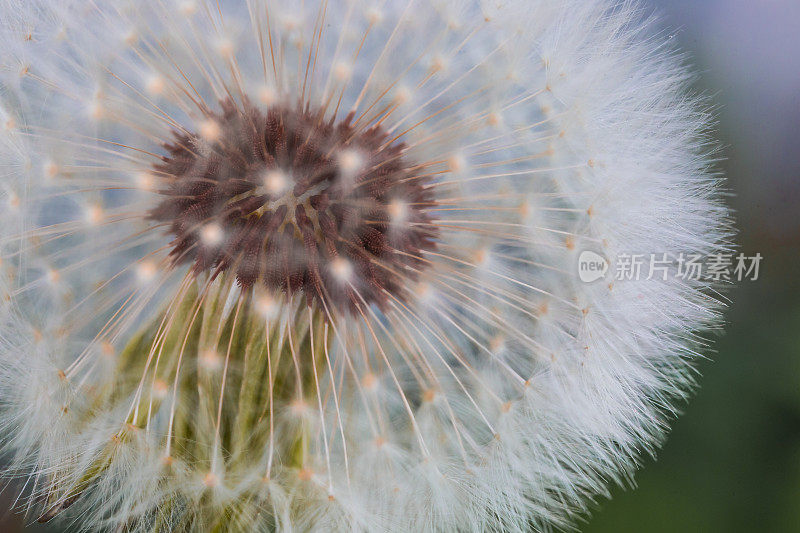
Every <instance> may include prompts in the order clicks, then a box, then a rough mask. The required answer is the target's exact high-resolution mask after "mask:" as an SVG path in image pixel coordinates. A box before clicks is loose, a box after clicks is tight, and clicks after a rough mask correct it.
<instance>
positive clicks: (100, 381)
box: [0, 0, 729, 531]
mask: <svg viewBox="0 0 800 533" xmlns="http://www.w3.org/2000/svg"><path fill="white" fill-rule="evenodd" d="M0 6H1V9H2V13H3V20H4V21H5V22H4V23H3V24H2V30H0V31H1V32H2V36H0V43H2V48H3V49H4V50H5V51H6V52H4V54H3V58H2V60H1V61H2V63H1V65H0V87H1V88H2V89H1V90H0V124H2V129H1V130H0V143H2V144H1V146H2V148H1V150H0V166H1V168H2V171H0V172H1V173H0V176H1V177H0V203H2V206H3V209H2V210H0V260H1V261H2V262H1V263H0V271H2V275H1V276H0V321H1V322H2V326H0V328H1V329H0V346H1V347H0V398H1V399H0V408H1V410H0V435H2V445H3V447H4V450H5V452H6V455H7V457H8V459H9V461H10V463H9V464H10V468H9V470H8V475H9V476H19V478H20V483H21V484H22V485H23V488H22V494H23V496H22V497H21V499H20V500H19V502H20V506H22V507H24V508H26V509H27V510H28V511H29V512H30V513H33V516H35V517H36V518H38V519H39V520H40V521H49V520H51V519H55V520H56V521H61V522H62V523H66V524H72V525H75V526H77V527H78V528H79V529H87V530H99V531H109V530H125V531H189V530H198V531H205V530H208V531H254V530H278V531H284V530H286V531H288V530H296V531H307V530H318V531H331V530H334V531H339V530H341V531H352V530H364V531H434V530H436V531H457V530H458V531H460V530H463V531H478V530H508V531H527V530H530V529H531V528H533V529H536V530H547V529H549V528H551V527H567V526H569V525H570V524H571V523H573V521H574V520H575V519H576V518H577V517H579V516H580V515H581V514H582V513H584V512H585V511H586V510H587V506H588V504H589V503H590V502H591V501H592V499H593V498H594V497H596V496H598V495H605V494H607V490H608V486H609V484H611V483H624V482H626V481H628V480H629V479H630V477H631V476H632V473H633V471H634V469H635V466H636V464H637V461H638V459H639V458H640V457H641V456H642V454H646V453H648V452H651V451H652V450H653V449H654V447H655V446H657V445H658V443H659V442H660V440H661V439H662V437H663V435H664V433H665V431H666V428H667V422H668V420H669V417H670V415H671V414H672V413H673V412H674V409H675V406H676V404H677V403H678V402H680V401H681V400H682V399H683V398H685V396H686V394H687V392H688V391H689V389H690V388H691V385H692V382H693V380H692V375H693V370H692V361H693V360H694V358H695V355H696V352H697V350H699V349H700V348H701V347H702V341H701V339H700V337H698V333H699V332H700V331H702V330H704V329H706V328H708V327H711V326H714V325H716V324H717V321H718V317H717V310H718V307H719V306H718V302H717V301H716V300H715V299H714V297H713V294H714V293H713V285H711V284H710V283H709V282H706V281H704V280H702V279H681V278H677V277H675V276H664V277H660V276H657V277H654V278H653V279H647V280H643V279H642V280H620V281H615V282H613V283H612V282H608V280H606V281H604V282H596V283H583V282H581V280H580V279H579V278H578V276H577V273H576V265H577V258H578V256H579V254H580V253H581V252H582V251H584V250H593V251H594V252H596V253H598V254H602V255H603V256H604V257H613V256H614V255H615V254H617V253H623V252H624V253H633V252H643V253H651V252H652V253H655V252H665V253H674V254H677V253H679V252H680V253H692V254H700V255H703V256H707V255H711V254H713V253H718V252H720V251H724V250H726V249H727V244H726V242H727V240H728V238H729V235H728V222H727V213H726V210H725V209H724V207H723V206H722V204H721V202H720V200H719V198H718V192H717V187H718V178H717V177H715V175H714V174H713V172H712V171H711V170H710V168H711V166H712V160H711V156H712V153H711V152H712V148H713V145H711V144H710V143H709V142H708V140H707V137H706V133H705V132H706V129H707V127H708V122H709V118H708V116H707V114H706V113H705V112H704V111H703V105H702V103H701V102H699V101H697V100H695V99H692V98H691V97H687V96H686V91H685V89H686V85H687V82H688V81H689V79H690V77H689V75H688V74H687V72H686V70H685V69H684V67H683V66H681V61H680V58H679V57H678V56H676V55H675V54H674V53H673V52H672V51H671V50H670V49H669V48H668V47H666V46H665V44H664V43H663V42H662V40H661V39H660V38H659V37H657V33H656V32H654V31H653V29H652V26H653V24H652V22H650V21H649V19H646V18H644V17H642V16H641V14H640V13H639V12H638V11H637V9H636V5H635V4H632V3H629V2H625V3H618V4H617V3H612V2H606V1H600V0H590V1H581V2H574V1H570V0H559V1H555V0H553V1H551V0H537V1H534V2H521V1H519V2H517V1H507V2H499V1H489V0H487V1H478V0H475V1H466V2H455V1H447V0H425V1H422V0H398V1H393V0H389V1H382V0H319V1H306V2H297V1H296V0H229V1H224V2H212V1H209V0H197V1H180V2H163V1H161V0H137V1H132V0H131V1H123V0H106V1H102V2H79V1H68V2H58V3H53V2H44V1H38V0H34V1H25V2H22V1H15V0H5V1H3V2H2V3H0Z"/></svg>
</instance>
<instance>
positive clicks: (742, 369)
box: [0, 0, 800, 533]
mask: <svg viewBox="0 0 800 533" xmlns="http://www.w3.org/2000/svg"><path fill="white" fill-rule="evenodd" d="M645 4H646V6H647V9H649V10H655V11H656V12H658V13H661V15H662V27H663V28H665V31H669V32H670V33H669V35H674V37H673V38H674V39H676V40H677V41H678V44H679V46H680V47H681V48H682V49H683V50H684V51H686V52H687V53H688V54H689V55H690V58H691V61H692V62H693V63H694V65H695V67H696V70H697V71H698V72H699V74H700V76H699V80H698V82H697V89H698V90H699V91H701V92H703V93H706V94H710V95H712V96H713V99H714V101H715V102H716V103H717V105H718V110H717V113H718V117H719V126H718V132H717V136H718V138H719V139H720V140H721V142H722V143H723V145H724V156H725V158H726V159H725V161H724V162H723V163H722V164H721V167H722V170H723V171H724V172H725V174H726V175H727V178H728V188H729V189H730V191H731V193H732V195H731V197H730V205H731V207H732V208H733V209H734V210H735V211H736V218H737V226H738V230H739V237H738V243H739V244H740V247H741V251H742V252H744V253H745V255H748V256H752V255H755V253H757V252H760V253H761V254H762V255H763V256H764V260H763V262H762V265H761V275H760V278H759V280H758V281H745V282H742V283H741V284H739V285H738V286H736V287H734V289H733V290H732V291H731V292H730V293H729V294H728V297H729V298H730V299H731V302H732V303H731V304H730V307H729V309H728V312H727V315H726V316H727V325H726V328H725V329H726V332H725V334H724V335H723V336H721V337H719V338H718V339H716V342H715V345H714V347H715V353H712V354H709V355H710V356H711V357H710V360H709V361H706V362H703V363H702V364H701V365H700V371H701V372H702V374H703V378H702V387H701V388H700V389H699V391H698V393H697V394H696V396H695V398H694V399H693V400H692V401H691V402H690V403H689V404H688V405H687V406H686V408H685V412H684V415H683V416H682V417H681V418H679V419H678V420H677V421H676V422H675V424H674V426H673V431H672V433H671V434H670V437H669V439H668V440H667V442H666V445H665V446H664V448H663V449H662V450H661V451H660V452H659V454H658V458H657V459H658V460H657V461H653V460H646V461H645V464H644V467H643V469H642V470H641V471H640V472H639V474H638V475H637V477H636V482H637V485H638V488H637V489H636V490H630V489H627V490H622V489H615V490H613V491H612V492H613V494H612V498H611V499H610V500H601V501H598V502H597V505H596V506H595V512H594V513H593V516H592V517H591V518H589V519H587V520H586V522H585V523H584V524H582V526H581V530H582V531H584V532H586V533H605V532H615V533H618V532H627V531H633V532H638V531H647V532H649V533H657V532H677V531H681V532H682V531H692V532H695V531H697V532H705V531H709V532H718V531H719V532H722V531H725V532H738V531H742V532H744V531H747V532H751V531H759V532H794V531H797V532H800V1H798V0H645ZM10 492H11V491H3V492H2V493H1V494H0V532H3V533H12V532H16V531H21V530H22V528H23V524H24V522H23V521H22V519H21V518H20V517H19V516H15V515H12V514H10V513H9V512H7V511H5V509H8V508H9V506H10V505H11V502H10V501H9V497H10ZM39 529H40V528H38V527H36V526H32V527H29V528H28V529H26V531H37V530H39Z"/></svg>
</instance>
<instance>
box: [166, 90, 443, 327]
mask: <svg viewBox="0 0 800 533" xmlns="http://www.w3.org/2000/svg"><path fill="white" fill-rule="evenodd" d="M206 119H207V120H206V121H205V122H203V124H202V125H201V127H200V128H199V131H198V132H196V133H185V132H176V133H175V140H174V141H173V142H172V143H171V144H168V145H166V146H165V149H166V151H167V155H165V156H164V157H163V158H162V159H163V162H161V163H160V164H158V165H156V168H155V171H156V172H157V173H158V174H159V175H161V176H164V178H165V179H166V180H167V181H168V182H169V186H168V187H166V188H165V189H164V190H162V191H161V194H162V200H161V202H160V203H159V205H158V206H157V207H156V208H155V209H153V210H152V211H151V213H150V215H151V218H152V219H154V220H156V221H159V222H163V223H166V224H168V225H169V232H170V234H171V235H172V236H173V237H174V239H173V241H172V244H171V245H172V251H171V257H172V260H173V261H174V263H176V264H180V263H189V262H191V263H193V266H192V268H193V270H194V272H195V273H196V274H200V273H202V272H209V273H210V274H211V275H213V276H217V275H219V274H221V273H224V272H229V273H231V274H233V275H235V276H236V279H237V280H238V282H239V284H240V285H241V286H242V288H244V289H249V288H252V287H254V286H256V285H258V284H261V285H262V286H264V287H265V288H267V289H268V290H272V291H283V292H286V293H289V294H294V293H296V292H298V291H302V292H303V293H304V294H305V297H306V299H307V301H308V303H309V305H311V304H312V303H313V302H316V303H317V304H323V305H325V306H326V307H327V308H329V309H330V308H333V310H349V311H355V310H357V309H359V308H362V309H363V308H364V306H365V305H371V304H376V305H378V306H381V307H383V306H384V305H385V304H386V303H387V302H388V301H389V300H390V299H392V298H397V299H400V300H403V299H405V297H406V295H407V294H408V290H409V287H408V286H407V285H408V282H409V280H414V279H415V278H416V274H417V273H418V272H419V271H420V269H422V268H424V261H423V260H422V258H421V254H422V252H423V251H425V250H430V249H432V248H433V247H434V246H435V244H434V243H435V239H436V237H437V235H436V232H435V230H434V226H433V225H432V224H431V219H430V217H429V215H428V213H427V211H426V209H427V208H429V207H431V206H432V205H433V203H434V201H433V198H432V196H431V194H430V192H429V190H428V189H426V187H425V185H426V184H427V182H428V181H429V180H428V177H427V176H424V175H420V174H419V170H418V169H415V168H414V166H413V164H411V163H410V162H409V161H407V160H406V159H405V158H404V146H403V145H402V144H399V143H391V142H389V141H390V139H389V138H388V134H387V132H386V131H385V130H384V129H383V128H381V127H371V128H368V129H362V128H361V127H359V126H358V125H355V124H353V121H352V119H353V117H352V116H350V117H348V118H346V119H345V120H343V121H340V122H338V123H336V122H333V121H331V120H326V119H325V118H323V116H322V114H321V113H319V112H316V111H315V110H313V109H309V108H308V107H306V108H301V107H288V106H276V107H271V108H269V109H267V110H266V112H263V111H261V110H260V109H257V108H256V107H254V106H252V105H251V104H250V103H248V102H245V103H243V104H242V105H237V104H235V103H234V102H233V101H230V100H228V101H225V102H222V110H221V112H220V113H208V114H207V117H206Z"/></svg>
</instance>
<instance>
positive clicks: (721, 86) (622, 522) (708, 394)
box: [581, 0, 800, 533]
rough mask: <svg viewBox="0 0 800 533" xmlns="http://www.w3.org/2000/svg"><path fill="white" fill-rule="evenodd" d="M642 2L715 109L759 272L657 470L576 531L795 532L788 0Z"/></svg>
mask: <svg viewBox="0 0 800 533" xmlns="http://www.w3.org/2000/svg"><path fill="white" fill-rule="evenodd" d="M647 3H648V4H649V5H648V8H649V9H655V10H656V11H657V12H659V13H661V14H662V19H663V21H662V26H663V27H664V28H667V29H668V31H670V32H672V31H673V30H674V31H675V37H674V38H675V39H677V40H678V44H679V46H680V47H681V48H682V49H683V50H684V51H686V52H688V53H689V54H690V56H691V61H692V63H694V65H695V67H696V69H697V71H698V72H699V74H700V79H699V80H698V83H697V89H698V90H700V91H701V92H703V93H707V94H710V95H711V96H712V97H713V99H714V101H715V102H716V104H717V106H718V110H717V114H718V117H719V127H718V134H717V135H718V138H719V139H720V140H721V142H722V143H723V144H724V156H725V158H726V160H725V161H724V162H723V163H722V165H721V166H722V169H723V171H724V172H725V174H726V176H727V178H728V188H729V189H730V191H731V192H732V196H731V198H730V205H731V207H732V208H733V209H734V210H735V212H736V219H737V227H738V230H739V237H738V243H739V245H740V247H741V251H742V252H744V253H745V255H747V256H752V255H755V253H756V252H760V253H761V254H762V255H763V256H764V260H763V262H762V265H761V266H762V269H761V277H760V279H759V280H758V281H755V282H752V281H745V282H742V283H741V284H739V285H738V286H736V287H734V288H733V290H732V291H731V292H730V293H729V294H728V297H729V298H730V299H731V304H730V307H729V309H728V312H727V314H726V318H727V324H726V327H725V334H724V335H723V336H721V337H720V338H718V339H716V342H715V345H714V349H715V353H712V354H709V355H710V359H711V361H707V362H704V363H702V364H701V365H700V371H701V373H702V374H703V376H702V380H701V387H700V389H699V390H698V392H697V394H696V396H695V398H693V399H692V401H691V402H690V403H689V404H688V405H687V406H686V408H685V409H684V414H683V416H681V417H680V418H679V419H678V420H677V421H676V422H675V423H674V425H673V430H672V433H671V434H670V436H669V439H668V440H667V442H666V445H665V446H664V448H663V449H662V450H661V451H660V452H659V454H658V457H657V461H653V460H648V461H645V464H644V467H643V468H642V470H640V472H639V473H638V474H637V476H636V482H637V485H638V486H637V488H636V490H630V489H629V490H621V489H617V490H614V491H613V494H612V498H611V500H610V501H599V502H598V505H597V506H596V509H595V512H594V513H593V516H592V517H591V518H590V519H588V520H587V523H586V524H585V525H584V526H583V527H581V531H584V532H585V533H606V532H615V533H618V532H627V531H647V532H648V533H658V532H677V531H680V532H683V531H692V532H695V531H697V532H705V531H709V532H723V531H724V532H739V531H742V532H745V531H747V532H752V531H759V532H781V533H783V532H795V531H800V1H798V0H648V2H647ZM671 34H672V33H670V35H671Z"/></svg>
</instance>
